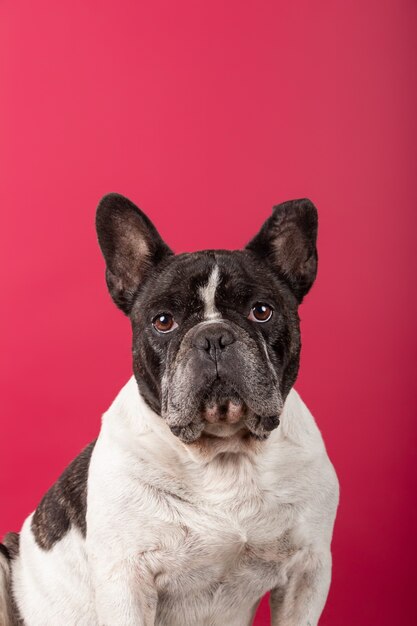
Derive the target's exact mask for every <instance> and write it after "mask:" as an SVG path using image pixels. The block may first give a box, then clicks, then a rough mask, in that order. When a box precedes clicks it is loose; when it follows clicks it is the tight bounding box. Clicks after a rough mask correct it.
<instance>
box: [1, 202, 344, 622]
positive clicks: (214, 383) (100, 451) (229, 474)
mask: <svg viewBox="0 0 417 626" xmlns="http://www.w3.org/2000/svg"><path fill="white" fill-rule="evenodd" d="M317 223H318V220H317V211H316V208H315V207H314V205H313V204H312V202H311V201H309V200H307V199H301V200H293V201H288V202H284V203H282V204H280V205H278V206H276V207H274V209H273V212H272V215H271V216H270V217H269V218H268V219H267V221H266V222H265V223H264V224H263V226H262V227H261V229H260V231H259V232H258V234H256V235H255V236H254V237H253V239H252V240H251V241H250V242H249V243H248V245H247V246H246V247H245V248H244V249H243V250H235V251H227V250H205V251H202V252H195V253H184V254H178V255H175V254H174V253H173V252H172V251H171V250H170V248H169V247H168V245H167V244H166V243H165V242H164V241H163V240H162V238H161V237H160V235H159V233H158V232H157V230H156V228H155V226H154V225H153V224H152V222H151V221H150V220H149V218H148V217H147V216H146V215H145V214H144V213H143V212H142V211H141V210H140V209H138V208H137V207H136V206H135V205H134V204H133V203H132V202H130V201H129V200H128V199H126V198H124V197H123V196H121V195H118V194H109V195H107V196H105V197H104V198H103V199H102V200H101V202H100V203H99V206H98V209H97V216H96V226H97V234H98V241H99V244H100V247H101V250H102V252H103V255H104V259H105V262H106V281H107V286H108V289H109V291H110V294H111V297H112V298H113V300H114V302H115V303H116V305H117V306H118V307H119V308H120V309H121V310H122V311H123V312H124V313H125V314H126V315H128V316H129V318H130V321H131V324H132V329H133V376H132V378H131V379H130V380H129V381H128V382H127V384H126V385H125V387H123V389H122V390H121V391H120V393H119V394H118V396H117V397H116V399H115V400H114V402H113V404H112V405H111V407H110V408H109V409H108V411H107V412H106V413H104V415H103V419H102V426H101V430H100V434H99V436H98V438H97V440H96V441H94V442H92V443H90V445H88V446H87V447H86V448H85V449H84V450H83V451H82V452H81V454H80V455H79V456H78V457H77V458H76V459H75V460H74V461H72V463H71V464H70V465H69V466H68V467H67V468H66V469H65V471H64V473H63V474H62V476H61V477H60V478H59V479H58V480H57V482H56V483H55V484H54V485H53V486H52V487H51V489H50V490H49V491H48V492H47V493H46V495H45V496H44V498H43V499H42V501H41V502H40V504H39V505H38V507H37V509H36V510H35V511H34V512H33V513H32V514H31V515H30V516H29V517H28V518H27V519H26V520H25V522H24V524H23V527H22V529H21V531H20V533H9V534H8V535H6V537H5V539H4V544H3V545H2V547H1V551H0V602H1V609H0V615H1V618H2V620H3V621H2V624H5V625H7V626H10V625H12V624H25V625H26V626H72V625H77V626H151V625H152V626H154V625H155V626H209V625H210V626H219V625H221V626H224V625H226V626H248V625H249V624H251V623H252V621H253V618H254V615H255V612H256V609H257V606H258V604H259V602H260V600H261V598H262V597H263V596H264V595H265V593H267V592H270V605H271V620H272V624H273V626H278V625H279V626H314V625H315V624H317V623H318V620H319V617H320V614H321V612H322V610H323V607H324V604H325V601H326V598H327V594H328V589H329V585H330V579H331V562H332V559H331V550H330V545H331V538H332V533H333V525H334V520H335V515H336V510H337V506H338V500H339V486H338V480H337V476H336V473H335V470H334V468H333V465H332V464H331V462H330V460H329V458H328V456H327V453H326V449H325V446H324V443H323V440H322V437H321V435H320V432H319V429H318V427H317V426H316V424H315V421H314V419H313V417H312V415H311V413H310V412H309V410H308V409H307V407H306V405H305V404H304V403H303V401H302V400H301V398H300V396H299V395H298V394H297V392H296V391H295V389H294V387H293V385H294V382H295V380H296V377H297V373H298V369H299V359H300V346H301V344H300V327H299V317H298V306H299V304H300V303H301V301H302V300H303V298H304V296H305V295H306V294H307V292H308V291H309V289H310V287H311V285H312V284H313V282H314V280H315V277H316V272H317V250H316V238H317Z"/></svg>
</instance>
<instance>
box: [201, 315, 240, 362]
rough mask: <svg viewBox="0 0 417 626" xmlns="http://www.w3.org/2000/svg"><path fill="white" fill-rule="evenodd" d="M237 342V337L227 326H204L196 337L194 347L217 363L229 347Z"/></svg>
mask: <svg viewBox="0 0 417 626" xmlns="http://www.w3.org/2000/svg"><path fill="white" fill-rule="evenodd" d="M235 341H236V337H235V335H234V334H233V332H232V331H231V330H230V329H229V328H227V327H226V325H225V324H221V323H219V324H207V325H205V324H203V325H202V326H201V327H200V328H199V329H198V330H197V332H196V334H195V335H194V339H193V346H194V347H195V348H198V349H199V350H204V351H205V352H207V355H208V356H209V357H210V358H211V359H212V360H213V361H217V359H218V357H219V355H220V354H221V353H222V352H223V351H224V350H225V349H226V348H227V346H230V345H231V344H232V343H234V342H235Z"/></svg>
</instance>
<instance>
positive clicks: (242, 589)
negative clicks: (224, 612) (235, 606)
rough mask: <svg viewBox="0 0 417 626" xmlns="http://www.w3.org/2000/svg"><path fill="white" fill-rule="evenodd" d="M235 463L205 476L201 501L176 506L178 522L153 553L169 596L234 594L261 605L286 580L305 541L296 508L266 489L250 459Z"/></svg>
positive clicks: (164, 593) (159, 582) (162, 534)
mask: <svg viewBox="0 0 417 626" xmlns="http://www.w3.org/2000/svg"><path fill="white" fill-rule="evenodd" d="M229 461H230V462H229V463H227V462H226V460H224V462H223V464H220V463H219V465H218V467H217V468H216V467H214V468H211V470H212V474H211V475H205V476H202V477H201V490H200V493H199V494H197V497H196V498H195V499H192V500H191V501H179V502H176V503H175V504H174V505H173V510H174V511H175V513H174V520H175V521H176V523H175V525H173V526H171V528H170V529H169V526H168V528H167V526H166V524H165V523H164V524H161V526H160V528H159V532H160V550H157V551H155V552H154V553H153V555H152V561H153V565H154V576H155V583H156V586H157V588H158V591H159V593H160V594H161V597H165V596H166V597H178V595H180V596H183V597H184V596H186V595H187V594H189V593H190V592H191V593H193V594H196V593H198V594H202V595H203V596H204V594H208V595H209V596H210V597H211V598H212V599H213V600H214V599H215V598H216V597H220V596H222V595H223V596H224V597H226V596H227V595H228V594H229V599H230V594H231V593H233V594H235V595H236V596H237V597H236V600H237V599H238V597H239V596H242V598H241V600H242V602H246V601H248V602H249V603H253V602H255V601H256V600H257V599H259V598H260V597H261V596H262V595H263V593H265V592H266V591H267V590H268V589H271V588H272V587H275V586H277V585H279V584H284V583H285V580H286V576H287V570H288V567H289V565H290V563H291V561H292V559H293V558H294V556H295V554H296V553H297V552H298V551H299V549H300V547H301V546H300V545H297V543H296V542H295V540H294V533H293V530H294V525H295V523H296V517H295V514H294V509H293V507H292V505H291V504H282V503H280V502H279V500H278V499H277V498H276V494H274V493H273V492H272V491H268V489H266V488H265V485H263V484H262V482H261V481H260V480H259V479H258V476H257V475H256V471H255V469H254V468H253V467H252V466H251V464H250V463H249V462H248V461H247V460H245V459H240V460H238V461H237V460H233V459H232V460H229ZM194 485H195V481H194ZM155 530H156V532H158V529H157V526H156V527H155Z"/></svg>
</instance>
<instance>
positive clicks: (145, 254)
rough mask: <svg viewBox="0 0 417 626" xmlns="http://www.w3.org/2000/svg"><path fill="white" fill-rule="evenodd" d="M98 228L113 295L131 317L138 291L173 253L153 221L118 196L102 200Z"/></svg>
mask: <svg viewBox="0 0 417 626" xmlns="http://www.w3.org/2000/svg"><path fill="white" fill-rule="evenodd" d="M96 228H97V235H98V241H99V244H100V248H101V251H102V253H103V256H104V259H105V261H106V265H107V267H106V281H107V286H108V288H109V291H110V295H111V297H112V298H113V300H114V302H115V303H116V304H117V306H118V307H119V308H120V309H122V311H123V312H124V313H126V315H128V314H129V313H130V310H131V308H132V305H133V301H134V299H135V295H136V293H137V290H138V288H139V287H140V285H141V284H142V283H143V282H144V281H145V280H146V278H147V276H148V275H149V273H150V271H151V269H152V268H154V267H156V266H157V265H158V264H159V263H160V262H161V261H162V260H164V259H165V258H167V257H168V256H170V255H172V254H173V252H172V251H171V250H170V249H169V247H168V246H167V244H166V243H165V242H164V241H163V240H162V238H161V236H160V235H159V233H158V231H157V230H156V228H155V226H154V225H153V224H152V222H151V220H150V219H149V218H148V217H147V216H146V215H145V214H144V213H143V212H142V211H141V210H140V209H139V208H138V207H137V206H135V205H134V204H133V202H131V201H130V200H128V199H127V198H125V197H124V196H121V195H119V194H117V193H109V194H108V195H107V196H104V198H102V199H101V201H100V203H99V205H98V207H97V214H96Z"/></svg>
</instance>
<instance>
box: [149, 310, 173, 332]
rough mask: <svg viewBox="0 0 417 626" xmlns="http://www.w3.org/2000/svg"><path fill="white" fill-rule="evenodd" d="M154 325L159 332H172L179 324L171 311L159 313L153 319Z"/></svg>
mask: <svg viewBox="0 0 417 626" xmlns="http://www.w3.org/2000/svg"><path fill="white" fill-rule="evenodd" d="M152 324H153V327H154V328H155V329H156V330H157V331H158V333H170V332H171V330H174V328H177V326H178V324H177V322H176V321H175V320H174V317H173V316H172V315H171V314H170V313H159V314H158V315H157V316H156V317H154V318H153V320H152Z"/></svg>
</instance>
